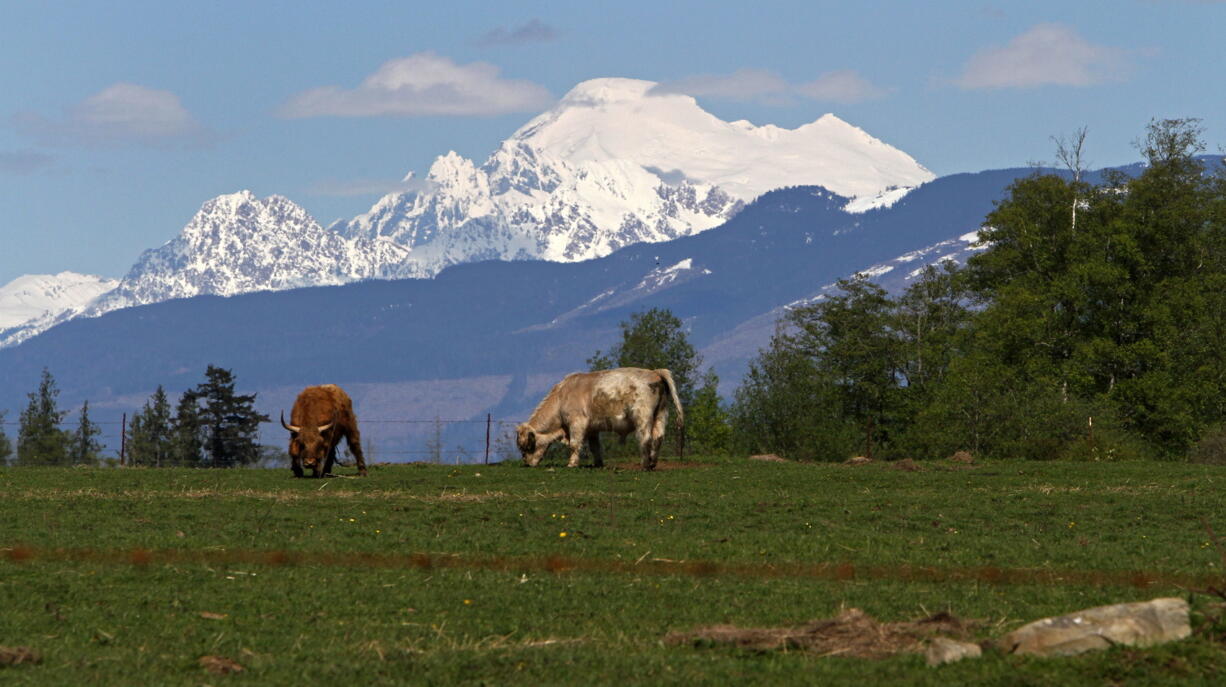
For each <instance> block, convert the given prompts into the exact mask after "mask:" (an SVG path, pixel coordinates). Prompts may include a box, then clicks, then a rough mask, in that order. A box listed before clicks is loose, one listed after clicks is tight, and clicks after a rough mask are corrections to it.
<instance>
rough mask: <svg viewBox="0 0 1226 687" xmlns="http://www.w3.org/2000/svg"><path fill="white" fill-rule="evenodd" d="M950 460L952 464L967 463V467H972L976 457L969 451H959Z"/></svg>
mask: <svg viewBox="0 0 1226 687" xmlns="http://www.w3.org/2000/svg"><path fill="white" fill-rule="evenodd" d="M949 460H950V462H954V463H965V464H966V465H972V464H974V462H975V457H974V456H972V455H971V454H970V452H969V451H958V452H956V453H954V454H953V455H952V456H950V457H949Z"/></svg>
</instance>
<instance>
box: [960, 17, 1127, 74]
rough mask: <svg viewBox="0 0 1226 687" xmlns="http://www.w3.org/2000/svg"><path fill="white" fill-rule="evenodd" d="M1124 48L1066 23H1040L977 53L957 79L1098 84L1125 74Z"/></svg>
mask: <svg viewBox="0 0 1226 687" xmlns="http://www.w3.org/2000/svg"><path fill="white" fill-rule="evenodd" d="M1127 69H1128V62H1127V60H1126V59H1125V56H1124V51H1123V50H1120V49H1118V48H1111V47H1107V46H1102V45H1095V44H1093V43H1090V42H1088V41H1086V40H1085V39H1084V38H1082V37H1081V36H1079V35H1077V32H1075V31H1073V30H1072V29H1070V28H1068V27H1067V26H1063V25H1061V24H1039V25H1037V26H1035V27H1034V28H1031V29H1030V30H1029V31H1026V32H1025V33H1023V34H1021V35H1019V36H1017V37H1016V38H1014V39H1013V40H1011V41H1009V43H1008V45H1005V46H1003V47H997V48H990V49H988V50H984V51H982V52H980V53H979V54H977V55H975V56H974V57H972V58H971V59H970V60H969V61H968V62H967V63H966V66H965V67H964V68H963V70H962V75H961V76H960V77H958V78H957V79H956V80H955V83H956V84H957V85H958V86H961V87H962V88H964V89H968V90H972V89H980V88H1033V87H1036V86H1049V85H1051V86H1092V85H1094V84H1099V83H1104V82H1107V81H1115V80H1119V79H1121V78H1123V75H1124V72H1126V71H1127Z"/></svg>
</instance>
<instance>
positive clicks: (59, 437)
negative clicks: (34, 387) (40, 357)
mask: <svg viewBox="0 0 1226 687" xmlns="http://www.w3.org/2000/svg"><path fill="white" fill-rule="evenodd" d="M59 395H60V390H59V388H58V387H57V386H56V384H55V378H54V377H52V376H51V372H50V371H49V370H47V368H43V374H42V379H41V380H40V381H39V384H38V391H37V392H33V393H30V394H27V397H28V398H29V399H30V403H29V405H28V406H26V409H25V410H24V411H22V413H21V426H20V429H18V433H17V464H18V465H68V464H69V459H68V435H67V433H65V432H64V431H63V430H61V429H60V423H61V422H62V421H63V420H64V416H65V415H66V414H67V413H66V412H65V411H61V410H60V409H59V408H58V407H57V405H56V398H57V397H58V396H59Z"/></svg>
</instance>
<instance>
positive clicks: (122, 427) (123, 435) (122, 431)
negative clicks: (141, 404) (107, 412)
mask: <svg viewBox="0 0 1226 687" xmlns="http://www.w3.org/2000/svg"><path fill="white" fill-rule="evenodd" d="M111 417H115V416H114V415H112V416H111ZM127 453H128V414H127V413H124V414H123V419H122V420H120V421H119V467H123V466H124V458H125V457H126V455H127Z"/></svg>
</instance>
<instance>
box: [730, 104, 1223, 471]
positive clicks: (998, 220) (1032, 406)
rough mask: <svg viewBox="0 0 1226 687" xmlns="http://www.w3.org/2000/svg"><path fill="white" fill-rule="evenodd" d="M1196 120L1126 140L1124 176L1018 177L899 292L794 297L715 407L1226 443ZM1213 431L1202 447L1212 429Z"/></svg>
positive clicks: (854, 448)
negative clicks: (1132, 163) (968, 248)
mask: <svg viewBox="0 0 1226 687" xmlns="http://www.w3.org/2000/svg"><path fill="white" fill-rule="evenodd" d="M1200 136H1201V129H1200V128H1199V126H1198V122H1197V121H1196V120H1188V119H1177V120H1161V121H1155V122H1152V123H1151V124H1150V126H1149V127H1148V129H1147V131H1146V133H1145V135H1144V137H1143V138H1141V139H1140V140H1139V141H1138V148H1139V149H1140V151H1141V152H1142V154H1143V155H1144V157H1145V162H1146V164H1145V166H1144V169H1143V171H1142V172H1141V173H1140V174H1138V175H1137V176H1135V177H1130V176H1127V175H1125V174H1124V173H1121V172H1109V173H1107V174H1106V175H1105V178H1104V179H1103V181H1102V182H1101V183H1098V184H1090V183H1087V182H1086V180H1085V179H1084V177H1083V171H1084V170H1083V169H1082V153H1081V149H1082V144H1083V143H1084V139H1085V131H1084V130H1082V131H1080V132H1078V135H1077V136H1075V137H1074V138H1073V140H1072V141H1065V140H1059V141H1057V144H1058V146H1057V155H1058V156H1059V157H1060V159H1061V160H1062V161H1063V162H1065V164H1066V165H1067V166H1068V167H1069V172H1070V173H1069V174H1067V175H1057V174H1038V173H1036V174H1034V175H1032V176H1030V177H1027V178H1023V179H1020V180H1018V181H1016V182H1014V183H1013V184H1012V185H1011V186H1010V188H1009V190H1008V195H1007V197H1006V198H1005V199H1004V200H1003V201H1001V202H1000V203H998V205H997V207H996V208H995V209H994V210H993V211H992V212H991V213H990V214H989V215H988V217H987V218H986V220H985V222H984V227H983V229H982V230H981V232H980V236H979V240H980V242H981V245H983V246H984V249H983V250H982V251H980V252H979V253H977V254H976V255H974V256H973V257H971V258H970V259H969V260H968V261H967V264H966V266H965V267H963V268H959V267H957V266H956V265H953V264H945V265H942V266H941V267H939V268H938V267H929V268H928V269H927V270H925V271H924V273H923V274H922V275H920V276H919V277H918V278H917V279H915V280H914V282H913V283H912V285H911V286H910V287H909V288H908V289H907V290H906V292H905V293H903V294H902V295H901V296H899V297H896V298H895V297H891V296H890V295H889V294H887V293H886V292H885V291H884V290H882V289H881V288H880V287H878V286H876V285H875V284H872V283H870V282H868V281H867V280H865V279H863V278H856V279H851V280H846V281H842V282H839V285H838V286H839V293H838V294H837V295H835V296H833V297H830V298H826V299H823V300H821V301H819V302H816V303H813V304H810V305H807V306H805V307H800V308H796V309H794V310H792V311H791V312H790V313H789V314H788V315H787V317H786V318H785V319H784V321H783V322H782V323H781V325H780V327H779V329H778V332H777V333H776V335H775V336H774V338H773V339H772V341H771V343H770V345H769V346H768V347H767V348H766V349H765V350H763V351H761V353H760V354H759V355H758V357H757V358H756V359H755V360H754V361H753V362H752V363H751V365H750V367H749V370H748V373H747V374H746V376H745V379H744V383H743V384H742V385H741V387H740V388H739V389H738V390H737V392H736V399H735V401H734V402H733V404H732V407H731V414H732V425H733V427H734V428H735V432H734V434H735V436H736V437H738V438H739V439H740V440H741V441H742V442H744V444H745V448H747V449H749V450H776V451H781V452H786V453H791V454H792V455H795V456H798V457H807V458H813V459H826V460H835V459H844V458H846V457H847V456H849V455H853V454H856V453H859V454H866V455H881V456H884V457H916V458H920V457H936V456H942V457H943V456H947V455H949V454H950V453H952V452H954V451H957V450H969V451H972V452H973V453H976V454H980V455H984V456H988V457H998V458H1030V459H1050V458H1072V459H1090V460H1108V459H1122V458H1145V457H1148V458H1160V459H1178V458H1184V457H1191V458H1193V459H1200V460H1210V459H1212V460H1226V452H1223V451H1222V448H1221V447H1222V446H1223V444H1224V443H1226V442H1224V441H1223V439H1224V438H1226V430H1224V428H1223V424H1222V423H1223V420H1224V419H1226V175H1224V174H1223V169H1222V168H1221V167H1220V166H1219V167H1217V168H1216V169H1207V168H1206V163H1205V162H1204V161H1203V159H1201V158H1199V157H1198V154H1199V153H1201V152H1203V150H1204V144H1203V143H1202V141H1201V138H1200ZM1214 447H1218V448H1214Z"/></svg>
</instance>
